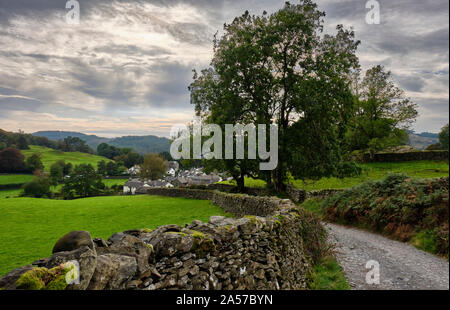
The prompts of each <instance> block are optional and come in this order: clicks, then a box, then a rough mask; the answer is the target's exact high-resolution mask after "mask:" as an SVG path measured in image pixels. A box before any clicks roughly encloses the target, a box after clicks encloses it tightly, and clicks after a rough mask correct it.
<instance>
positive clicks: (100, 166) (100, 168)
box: [97, 160, 106, 176]
mask: <svg viewBox="0 0 450 310" xmlns="http://www.w3.org/2000/svg"><path fill="white" fill-rule="evenodd" d="M97 173H98V174H100V175H102V176H105V175H106V162H105V161H104V160H102V161H99V162H98V163H97Z"/></svg>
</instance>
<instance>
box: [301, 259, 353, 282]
mask: <svg viewBox="0 0 450 310" xmlns="http://www.w3.org/2000/svg"><path fill="white" fill-rule="evenodd" d="M309 289H311V290H350V285H349V284H348V282H347V279H346V278H345V274H344V271H343V269H342V268H341V266H339V264H338V262H337V261H336V259H335V258H334V257H332V256H328V257H325V258H324V259H323V260H322V261H321V262H320V263H319V264H317V265H316V266H315V267H314V274H313V277H312V281H311V283H310V284H309Z"/></svg>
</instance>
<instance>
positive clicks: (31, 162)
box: [26, 153, 44, 172]
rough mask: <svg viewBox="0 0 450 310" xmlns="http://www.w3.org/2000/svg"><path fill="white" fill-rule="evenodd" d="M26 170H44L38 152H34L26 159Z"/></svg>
mask: <svg viewBox="0 0 450 310" xmlns="http://www.w3.org/2000/svg"><path fill="white" fill-rule="evenodd" d="M26 166H27V170H28V171H30V172H34V171H37V170H44V164H43V163H42V161H41V155H40V154H39V153H34V154H33V155H31V156H30V157H28V158H27V160H26Z"/></svg>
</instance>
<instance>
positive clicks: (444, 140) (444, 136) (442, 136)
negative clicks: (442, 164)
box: [439, 124, 448, 150]
mask: <svg viewBox="0 0 450 310" xmlns="http://www.w3.org/2000/svg"><path fill="white" fill-rule="evenodd" d="M439 142H440V143H441V145H442V148H443V149H444V150H448V124H447V125H445V126H444V127H442V129H441V132H440V133H439Z"/></svg>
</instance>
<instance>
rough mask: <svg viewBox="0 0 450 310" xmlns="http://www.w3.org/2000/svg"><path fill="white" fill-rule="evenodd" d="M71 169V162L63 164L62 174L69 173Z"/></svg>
mask: <svg viewBox="0 0 450 310" xmlns="http://www.w3.org/2000/svg"><path fill="white" fill-rule="evenodd" d="M63 162H64V161H63ZM72 169H73V165H72V163H67V164H64V175H69V174H70V173H71V172H72Z"/></svg>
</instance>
